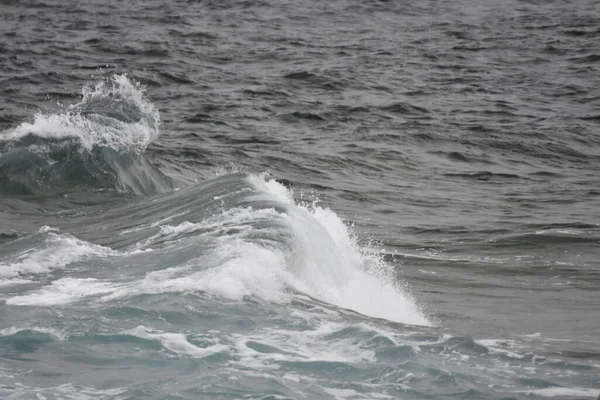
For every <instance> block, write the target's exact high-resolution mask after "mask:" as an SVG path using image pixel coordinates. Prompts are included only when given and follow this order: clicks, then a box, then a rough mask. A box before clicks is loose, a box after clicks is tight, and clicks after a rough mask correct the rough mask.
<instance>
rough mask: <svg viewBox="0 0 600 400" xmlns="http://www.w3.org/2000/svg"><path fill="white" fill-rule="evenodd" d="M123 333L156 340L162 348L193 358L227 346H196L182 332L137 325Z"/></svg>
mask: <svg viewBox="0 0 600 400" xmlns="http://www.w3.org/2000/svg"><path fill="white" fill-rule="evenodd" d="M124 333H126V334H129V335H133V336H137V337H139V338H142V339H150V340H158V341H159V342H160V343H161V344H162V345H163V347H164V348H166V349H167V350H170V351H171V352H173V353H175V354H178V355H186V356H190V357H193V358H204V357H208V356H211V355H213V354H217V353H222V352H226V351H228V350H229V346H226V345H222V344H214V345H212V346H210V347H206V348H203V347H198V346H195V345H193V344H191V343H190V342H189V341H188V340H187V337H186V335H184V334H183V333H170V332H161V331H157V330H152V329H148V328H146V327H144V326H138V327H137V328H135V329H130V330H127V331H125V332H124Z"/></svg>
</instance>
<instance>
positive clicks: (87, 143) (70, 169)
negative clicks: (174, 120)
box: [0, 75, 172, 195]
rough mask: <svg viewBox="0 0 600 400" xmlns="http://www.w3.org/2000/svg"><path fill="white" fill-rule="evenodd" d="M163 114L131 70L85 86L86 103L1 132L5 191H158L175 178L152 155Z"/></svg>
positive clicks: (1, 177)
mask: <svg viewBox="0 0 600 400" xmlns="http://www.w3.org/2000/svg"><path fill="white" fill-rule="evenodd" d="M159 125H160V114H159V112H158V110H157V109H156V108H155V107H154V105H153V104H152V103H150V102H149V101H148V99H146V98H145V96H144V91H143V88H142V87H141V86H140V85H139V84H134V83H132V82H131V81H130V80H129V79H128V78H127V76H125V75H114V76H112V78H110V79H109V80H107V81H103V82H100V83H98V84H96V85H94V86H84V87H83V89H82V99H81V101H80V102H79V103H76V104H73V105H71V106H69V107H67V108H66V109H65V110H64V111H62V112H60V113H57V114H43V113H41V112H39V113H38V114H36V115H35V118H34V121H33V122H32V123H22V124H21V125H19V126H18V127H17V128H15V129H14V130H11V131H9V132H5V133H3V134H2V135H0V190H1V191H2V193H4V194H10V195H31V194H40V193H45V192H47V191H51V192H55V191H65V190H67V191H68V190H78V189H104V190H118V191H125V192H133V193H137V194H151V193H157V192H160V191H164V190H168V189H170V188H172V183H171V180H170V179H169V178H168V177H167V176H165V175H164V174H162V173H161V172H160V171H159V170H158V169H157V168H156V167H154V166H153V165H152V164H151V163H149V162H148V161H147V160H146V159H145V158H144V155H143V153H144V151H145V149H146V147H147V146H148V144H150V142H151V141H152V140H154V139H156V138H157V137H158V134H159Z"/></svg>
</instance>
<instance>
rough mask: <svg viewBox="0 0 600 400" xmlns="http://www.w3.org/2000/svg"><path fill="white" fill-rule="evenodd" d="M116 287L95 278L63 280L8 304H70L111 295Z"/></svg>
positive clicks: (10, 299)
mask: <svg viewBox="0 0 600 400" xmlns="http://www.w3.org/2000/svg"><path fill="white" fill-rule="evenodd" d="M114 290H115V287H114V285H110V284H108V283H106V282H101V281H98V280H97V279H93V278H85V279H78V278H63V279H58V280H56V281H54V282H52V283H51V284H50V285H48V286H44V287H43V288H41V289H39V290H37V291H34V292H33V293H29V294H25V295H21V296H14V297H10V298H8V299H6V304H9V305H19V306H52V305H61V304H68V303H72V302H75V301H78V300H81V299H83V298H85V297H90V296H97V295H101V294H106V293H111V292H113V291H114Z"/></svg>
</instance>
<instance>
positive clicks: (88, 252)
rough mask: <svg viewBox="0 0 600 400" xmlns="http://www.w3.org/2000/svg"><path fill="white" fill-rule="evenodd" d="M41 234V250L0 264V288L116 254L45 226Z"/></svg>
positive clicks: (36, 249) (32, 250) (26, 252)
mask: <svg viewBox="0 0 600 400" xmlns="http://www.w3.org/2000/svg"><path fill="white" fill-rule="evenodd" d="M38 234H41V235H44V236H45V237H44V239H43V241H42V243H41V246H40V247H41V248H34V249H29V250H25V251H23V252H21V253H19V254H18V255H17V257H16V259H14V260H13V261H12V262H9V263H0V284H1V285H7V284H11V283H25V282H26V281H25V280H24V279H22V278H23V277H24V276H29V275H39V274H44V273H48V272H50V271H52V270H55V269H62V268H65V267H66V266H68V265H69V264H72V263H74V262H76V261H80V260H82V259H85V258H86V257H90V256H93V255H99V256H107V255H112V254H115V251H113V250H112V249H110V248H107V247H103V246H99V245H96V244H92V243H88V242H86V241H83V240H79V239H77V238H76V237H74V236H71V235H68V234H59V233H58V230H57V229H53V228H50V227H48V226H44V227H42V228H40V230H39V231H38Z"/></svg>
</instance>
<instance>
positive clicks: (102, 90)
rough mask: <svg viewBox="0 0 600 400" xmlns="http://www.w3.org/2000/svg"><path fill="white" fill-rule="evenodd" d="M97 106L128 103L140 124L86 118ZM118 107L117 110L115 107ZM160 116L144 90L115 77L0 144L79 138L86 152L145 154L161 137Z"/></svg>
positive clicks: (86, 89) (24, 125)
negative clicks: (90, 108)
mask: <svg viewBox="0 0 600 400" xmlns="http://www.w3.org/2000/svg"><path fill="white" fill-rule="evenodd" d="M94 102H112V103H115V104H116V103H125V104H126V105H128V106H129V107H130V108H134V109H136V110H137V113H138V114H139V120H138V121H136V122H125V121H121V120H119V119H116V118H112V117H110V116H102V115H100V114H92V115H84V114H81V113H80V109H82V108H84V109H85V107H84V106H86V105H90V104H93V103H94ZM115 107H116V106H115ZM159 125H160V114H159V112H158V110H157V109H156V107H154V105H153V104H152V103H150V101H148V99H146V98H145V95H144V88H143V87H142V86H141V85H139V84H136V83H132V82H131V81H130V80H129V79H128V78H127V76H126V75H113V76H112V77H111V78H110V80H108V81H103V82H100V83H98V84H96V85H95V86H85V87H84V88H83V89H82V100H81V102H80V103H78V104H74V105H72V106H71V107H70V108H69V110H65V112H63V113H59V114H43V113H41V112H38V113H37V114H36V115H35V117H34V121H33V122H32V123H22V124H21V125H19V126H18V127H17V128H16V129H14V130H13V131H12V132H9V133H8V134H7V135H3V136H1V137H0V140H16V139H20V138H23V137H25V136H27V135H35V136H38V137H43V138H52V139H64V138H77V139H78V140H79V141H80V143H81V145H82V146H83V147H85V148H86V149H88V150H89V149H91V148H92V147H94V146H95V145H98V146H106V147H111V148H113V149H117V150H122V149H127V150H135V151H139V152H141V151H143V150H144V149H145V148H146V147H147V146H148V144H150V142H151V141H152V140H154V139H155V138H156V137H157V136H158V126H159Z"/></svg>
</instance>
